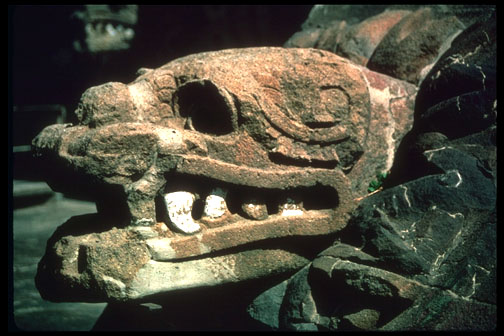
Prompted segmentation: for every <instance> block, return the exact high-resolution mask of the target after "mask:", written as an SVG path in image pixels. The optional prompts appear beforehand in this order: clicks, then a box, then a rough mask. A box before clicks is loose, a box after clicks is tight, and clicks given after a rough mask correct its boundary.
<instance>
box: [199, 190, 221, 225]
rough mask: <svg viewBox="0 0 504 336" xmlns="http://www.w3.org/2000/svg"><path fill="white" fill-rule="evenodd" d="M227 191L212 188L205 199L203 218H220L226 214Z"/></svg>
mask: <svg viewBox="0 0 504 336" xmlns="http://www.w3.org/2000/svg"><path fill="white" fill-rule="evenodd" d="M226 196H227V190H225V189H222V188H214V189H212V191H210V194H209V195H208V196H207V197H206V199H205V208H204V209H203V216H206V217H209V218H211V219H216V218H219V217H222V216H223V215H224V214H225V213H226V212H227V204H226Z"/></svg>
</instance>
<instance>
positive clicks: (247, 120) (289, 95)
mask: <svg viewBox="0 0 504 336" xmlns="http://www.w3.org/2000/svg"><path fill="white" fill-rule="evenodd" d="M414 94H415V88H414V87H413V86H412V85H409V84H407V83H404V82H400V81H397V80H394V79H391V78H389V77H386V76H383V75H379V74H376V73H373V72H370V71H369V70H366V69H365V68H361V67H358V66H356V65H353V64H352V63H351V62H350V61H348V60H345V59H343V58H340V57H338V56H336V55H334V54H332V53H329V52H325V51H319V50H314V49H283V48H249V49H231V50H223V51H218V52H209V53H202V54H197V55H191V56H187V57H184V58H181V59H178V60H175V61H172V62H170V63H168V64H166V65H164V66H162V67H160V68H157V69H153V70H151V69H140V70H139V77H138V78H137V79H136V80H135V81H133V82H132V83H130V84H128V85H125V84H122V83H107V84H104V85H101V86H97V87H92V88H90V89H88V90H87V91H86V92H85V93H84V94H83V96H82V98H81V101H80V103H79V106H78V108H77V110H76V114H77V117H78V120H79V124H78V125H75V126H73V125H68V124H67V125H52V126H49V127H47V128H46V129H44V130H43V131H42V132H41V133H40V134H39V136H38V137H37V138H36V139H34V142H33V144H34V148H35V153H36V154H37V155H38V156H40V157H41V158H42V160H43V161H44V162H45V163H47V164H50V165H51V167H52V168H51V169H50V171H49V173H48V176H47V180H48V182H49V184H50V185H51V186H52V187H53V188H54V189H55V190H59V191H63V192H67V193H74V194H79V195H86V196H87V197H89V198H92V199H93V200H95V201H96V204H97V209H98V214H95V215H85V216H80V217H74V218H72V219H71V220H69V221H68V222H67V223H65V224H64V225H63V226H61V227H60V228H59V229H58V230H57V232H56V233H55V234H54V236H53V237H52V238H51V240H50V241H49V243H48V249H47V253H46V255H45V256H44V258H43V259H42V261H41V263H40V265H39V272H38V275H37V286H38V287H39V290H40V291H41V293H42V295H43V296H44V297H46V298H48V299H51V300H56V301H61V300H77V301H102V300H129V299H138V298H144V297H147V296H149V295H152V294H157V293H162V292H167V291H171V290H175V289H181V288H189V287H198V286H208V285H216V284H220V283H225V282H235V281H241V280H246V279H252V278H258V277H261V276H265V275H267V274H274V273H281V272H285V271H291V270H295V269H298V268H299V267H301V266H303V265H304V264H306V263H307V262H308V259H307V258H308V256H307V255H303V253H302V252H299V248H300V246H301V245H303V244H305V245H308V246H304V247H307V248H308V249H309V245H310V244H312V245H314V246H313V248H315V249H316V248H317V247H318V246H317V245H316V244H319V243H317V242H316V238H317V237H324V236H327V235H330V234H331V233H334V232H337V231H339V230H340V229H341V228H343V227H344V226H345V224H346V221H347V220H348V215H349V213H350V211H351V210H352V209H353V208H354V207H355V201H354V199H355V197H356V195H357V194H359V193H360V192H362V189H363V187H362V186H363V185H364V182H365V180H366V178H368V177H369V176H372V175H373V174H374V173H375V170H376V169H383V168H384V167H385V166H386V165H387V164H388V163H387V162H389V161H391V160H390V158H389V157H388V156H387V155H389V154H387V153H390V150H391V149H390V147H394V146H395V142H394V141H392V140H394V139H399V138H400V136H402V135H403V134H404V133H405V132H406V131H407V130H408V127H409V125H407V124H404V125H402V124H401V125H399V122H394V120H396V119H397V120H399V119H401V113H407V114H411V108H409V107H408V106H409V105H408V104H409V103H410V101H411V100H412V99H413V97H414ZM380 113H385V114H387V116H388V118H389V120H390V121H391V122H390V123H389V124H387V125H383V127H382V129H380V130H379V131H375V130H372V129H371V127H372V126H373V123H374V122H375V119H376V116H377V115H378V114H380ZM394 118H396V119H394ZM380 139H381V140H380ZM377 149H379V150H377ZM379 151H380V153H385V154H384V155H382V156H380V157H378V156H377V155H378V154H377V153H378V152H379ZM368 152H369V154H368ZM392 153H393V148H392ZM303 237H305V238H303ZM308 237H312V238H308ZM286 239H287V240H289V239H290V240H291V241H294V243H292V242H291V243H289V242H287V240H286ZM303 239H306V240H303ZM310 239H315V240H310ZM279 241H281V242H282V243H281V244H280V243H278V242H279ZM275 242H277V243H275ZM303 242H304V243H303ZM306 242H309V243H306ZM289 244H290V245H289ZM289 246H291V247H292V248H290V247H289ZM296 246H297V247H296ZM319 250H320V249H319ZM55 284H59V286H58V289H57V290H55V289H54V288H55Z"/></svg>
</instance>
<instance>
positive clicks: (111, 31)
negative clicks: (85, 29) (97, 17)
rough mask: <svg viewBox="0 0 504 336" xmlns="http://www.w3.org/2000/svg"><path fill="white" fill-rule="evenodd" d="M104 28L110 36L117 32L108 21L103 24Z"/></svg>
mask: <svg viewBox="0 0 504 336" xmlns="http://www.w3.org/2000/svg"><path fill="white" fill-rule="evenodd" d="M105 30H106V31H107V33H109V35H111V36H114V35H115V34H116V33H117V32H116V30H115V28H114V26H112V25H111V24H110V23H107V25H106V26H105Z"/></svg>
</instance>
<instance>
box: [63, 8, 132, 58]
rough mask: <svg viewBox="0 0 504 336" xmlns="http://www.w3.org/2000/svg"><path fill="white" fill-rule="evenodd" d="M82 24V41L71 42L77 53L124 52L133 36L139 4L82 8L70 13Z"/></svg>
mask: <svg viewBox="0 0 504 336" xmlns="http://www.w3.org/2000/svg"><path fill="white" fill-rule="evenodd" d="M73 16H74V17H75V18H77V19H78V20H79V21H80V22H81V23H82V25H83V30H84V34H83V38H82V39H76V40H75V41H74V42H73V46H74V49H75V50H76V51H78V52H90V53H103V52H110V51H114V50H126V49H129V48H130V44H131V42H132V40H133V38H134V37H135V25H136V23H137V20H138V5H85V6H84V10H82V11H75V13H74V14H73Z"/></svg>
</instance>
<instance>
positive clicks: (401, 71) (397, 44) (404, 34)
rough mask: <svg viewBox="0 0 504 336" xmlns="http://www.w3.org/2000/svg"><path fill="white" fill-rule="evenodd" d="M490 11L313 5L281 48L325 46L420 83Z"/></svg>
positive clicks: (465, 7)
mask: <svg viewBox="0 0 504 336" xmlns="http://www.w3.org/2000/svg"><path fill="white" fill-rule="evenodd" d="M362 7H365V8H362ZM492 13H495V6H491V5H469V6H468V5H429V6H422V5H389V6H383V5H370V6H355V5H316V6H314V8H313V9H312V11H311V12H310V15H309V17H308V18H307V20H306V21H305V23H304V24H303V25H302V30H301V31H299V32H297V33H295V34H294V35H293V36H292V37H291V38H290V39H289V40H288V41H287V42H286V43H285V47H301V48H312V47H313V48H318V49H323V50H328V51H331V52H334V53H336V54H338V55H341V56H343V57H347V58H349V59H351V60H352V61H354V62H355V63H357V64H360V65H364V66H368V67H369V68H370V69H372V70H373V71H377V72H380V73H384V74H387V75H389V76H392V77H394V78H400V79H403V80H407V81H409V82H411V83H415V84H419V83H420V82H421V81H422V80H423V78H424V77H425V75H426V74H427V72H429V70H430V69H431V68H432V66H433V65H434V64H435V63H436V61H437V60H438V59H439V57H440V56H441V54H443V53H444V52H445V51H446V50H447V49H448V48H449V47H450V43H451V41H452V40H453V39H454V38H455V37H456V36H457V35H458V34H459V33H460V32H461V31H462V30H463V29H465V28H466V27H468V26H470V25H472V24H474V23H476V22H485V21H487V20H489V19H490V17H491V15H492Z"/></svg>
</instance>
